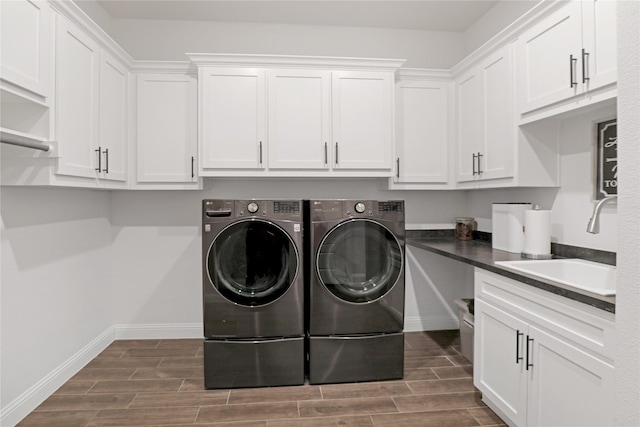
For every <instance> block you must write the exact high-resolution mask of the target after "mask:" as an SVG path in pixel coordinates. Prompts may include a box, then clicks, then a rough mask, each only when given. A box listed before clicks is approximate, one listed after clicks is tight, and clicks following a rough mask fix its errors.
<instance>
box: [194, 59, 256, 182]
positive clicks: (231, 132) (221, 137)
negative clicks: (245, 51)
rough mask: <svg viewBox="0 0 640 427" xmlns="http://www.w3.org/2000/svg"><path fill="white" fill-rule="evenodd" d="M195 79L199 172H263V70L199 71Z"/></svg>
mask: <svg viewBox="0 0 640 427" xmlns="http://www.w3.org/2000/svg"><path fill="white" fill-rule="evenodd" d="M198 79H199V80H198V84H199V85H200V89H199V91H200V92H199V93H200V99H199V107H200V108H199V109H200V114H199V117H200V123H199V126H200V144H201V145H200V148H201V149H200V153H201V155H202V158H201V167H202V169H203V170H207V169H263V168H264V165H265V164H266V158H265V157H266V148H267V147H266V143H267V141H266V139H265V137H266V128H265V126H266V123H265V122H266V93H265V92H266V91H265V74H264V70H261V69H253V68H238V69H235V68H234V69H231V68H217V67H201V68H199V70H198Z"/></svg>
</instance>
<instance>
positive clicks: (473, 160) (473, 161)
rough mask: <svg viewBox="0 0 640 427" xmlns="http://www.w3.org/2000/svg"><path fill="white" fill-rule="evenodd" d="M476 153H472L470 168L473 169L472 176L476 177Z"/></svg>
mask: <svg viewBox="0 0 640 427" xmlns="http://www.w3.org/2000/svg"><path fill="white" fill-rule="evenodd" d="M476 157H477V156H476V153H473V158H472V159H471V166H472V167H473V175H474V176H476V175H477V174H478V172H476Z"/></svg>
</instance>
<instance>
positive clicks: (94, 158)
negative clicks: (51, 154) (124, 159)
mask: <svg viewBox="0 0 640 427" xmlns="http://www.w3.org/2000/svg"><path fill="white" fill-rule="evenodd" d="M99 68H100V47H99V45H98V44H97V43H96V42H95V41H94V40H93V39H92V38H91V37H89V36H88V35H87V34H86V33H84V32H83V31H82V30H80V29H79V28H78V27H77V26H75V25H74V24H73V23H71V22H70V21H69V20H68V19H66V18H65V17H63V16H58V17H57V28H56V96H55V116H56V134H57V136H56V140H57V141H58V155H59V157H60V158H59V159H58V169H57V173H58V174H61V175H72V176H77V177H85V178H95V177H97V173H98V161H99V158H100V157H101V156H102V153H100V152H98V151H96V150H98V146H97V144H95V143H96V142H97V140H98V132H99V115H98V111H99V107H100V102H99V84H98V78H99ZM94 144H95V145H94Z"/></svg>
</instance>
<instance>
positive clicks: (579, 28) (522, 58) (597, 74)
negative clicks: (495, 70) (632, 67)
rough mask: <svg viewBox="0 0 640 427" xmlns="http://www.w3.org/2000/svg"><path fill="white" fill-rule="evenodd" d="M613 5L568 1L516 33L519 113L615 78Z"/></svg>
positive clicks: (604, 0)
mask: <svg viewBox="0 0 640 427" xmlns="http://www.w3.org/2000/svg"><path fill="white" fill-rule="evenodd" d="M615 4H616V2H615V1H607V0H585V1H572V2H569V3H567V4H566V5H564V6H562V7H561V8H560V9H558V10H556V11H555V12H553V13H552V14H550V15H549V16H547V17H545V18H544V19H542V20H541V21H540V22H538V23H536V24H534V25H533V26H532V27H531V28H530V29H528V30H526V31H525V32H524V33H523V34H522V35H520V37H519V41H518V53H519V65H518V78H519V88H520V89H519V97H520V113H521V114H525V113H529V112H531V111H534V110H537V109H540V108H543V107H547V106H550V105H552V104H556V103H559V102H561V101H564V100H568V99H571V98H573V97H575V96H577V95H583V94H588V93H589V91H593V90H596V89H599V88H602V87H605V86H608V85H612V84H613V83H615V82H616V18H615V9H616V6H615ZM611 96H614V95H611ZM587 101H589V100H587ZM583 102H584V101H583ZM569 108H576V107H575V106H573V107H569Z"/></svg>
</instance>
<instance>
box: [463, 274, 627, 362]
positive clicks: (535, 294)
mask: <svg viewBox="0 0 640 427" xmlns="http://www.w3.org/2000/svg"><path fill="white" fill-rule="evenodd" d="M475 295H476V298H479V299H481V300H485V301H488V302H491V303H493V304H496V305H498V306H499V307H501V308H503V309H505V310H507V311H510V312H512V313H514V314H516V315H518V316H519V317H522V318H524V319H526V320H527V321H529V322H530V323H532V324H535V325H538V326H539V327H541V328H542V329H543V330H548V331H551V332H553V333H555V334H557V335H560V336H562V337H563V338H566V339H567V340H570V341H571V342H573V343H574V344H575V345H578V346H579V347H581V348H583V349H584V350H586V351H588V352H589V353H592V354H594V355H597V356H600V357H603V358H604V359H605V360H607V361H612V360H613V355H614V354H615V320H614V315H613V314H612V313H608V312H605V311H602V310H599V309H597V308H595V307H591V306H588V305H585V304H582V303H579V302H577V301H573V300H570V299H567V298H564V297H562V296H559V295H555V294H552V293H549V292H546V291H544V290H541V289H537V288H534V287H531V286H528V285H525V284H523V283H520V282H518V281H515V280H512V279H509V278H506V277H503V276H499V275H497V274H494V273H490V272H488V271H486V270H481V269H476V271H475Z"/></svg>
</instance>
